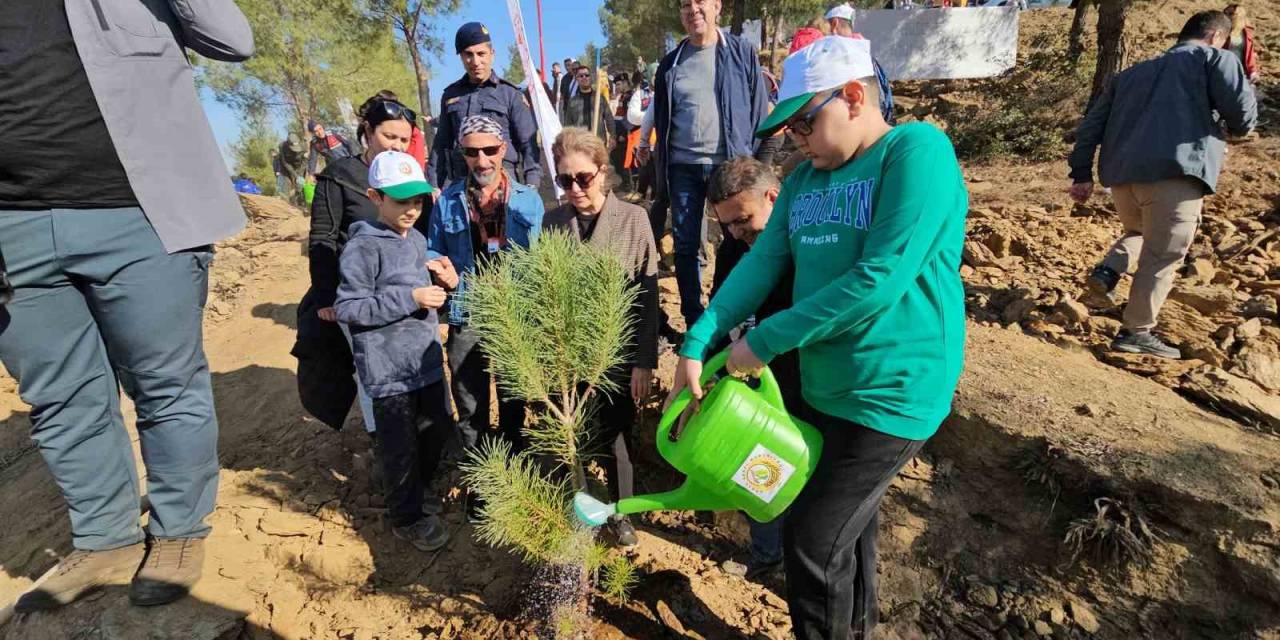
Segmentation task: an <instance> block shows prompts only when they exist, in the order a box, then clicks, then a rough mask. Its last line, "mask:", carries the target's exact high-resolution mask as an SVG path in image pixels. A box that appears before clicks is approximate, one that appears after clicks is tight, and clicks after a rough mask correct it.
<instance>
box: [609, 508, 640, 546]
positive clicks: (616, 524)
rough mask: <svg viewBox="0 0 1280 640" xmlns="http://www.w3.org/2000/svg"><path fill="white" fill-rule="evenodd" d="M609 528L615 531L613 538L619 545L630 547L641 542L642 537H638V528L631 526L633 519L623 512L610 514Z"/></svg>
mask: <svg viewBox="0 0 1280 640" xmlns="http://www.w3.org/2000/svg"><path fill="white" fill-rule="evenodd" d="M609 530H610V531H611V532H612V533H613V539H614V540H615V541H617V543H618V546H619V547H624V548H629V547H634V546H636V545H638V544H640V538H638V537H636V528H635V527H633V526H631V521H630V520H628V519H627V517H626V516H624V515H622V514H615V515H612V516H609Z"/></svg>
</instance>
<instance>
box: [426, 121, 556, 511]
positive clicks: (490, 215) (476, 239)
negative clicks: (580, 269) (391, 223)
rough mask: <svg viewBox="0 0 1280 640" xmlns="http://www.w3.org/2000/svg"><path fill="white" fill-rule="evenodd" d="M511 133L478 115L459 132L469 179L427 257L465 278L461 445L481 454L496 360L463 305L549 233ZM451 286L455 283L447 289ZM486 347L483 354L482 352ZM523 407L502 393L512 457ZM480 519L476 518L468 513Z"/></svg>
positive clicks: (501, 418) (447, 195)
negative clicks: (508, 259) (470, 284)
mask: <svg viewBox="0 0 1280 640" xmlns="http://www.w3.org/2000/svg"><path fill="white" fill-rule="evenodd" d="M507 131H508V129H507V128H506V127H504V126H503V125H502V124H501V123H499V122H498V121H497V120H495V119H493V118H490V117H489V116H487V115H474V116H470V117H468V118H466V119H465V120H463V121H462V122H461V126H460V127H459V128H458V153H459V155H460V156H461V157H462V158H463V160H464V161H465V166H466V175H465V176H462V179H459V180H455V181H454V182H453V183H452V184H450V185H449V186H448V187H446V188H445V190H444V192H443V193H441V194H440V198H439V199H438V200H437V201H436V205H435V210H434V211H432V212H431V223H430V227H429V229H428V232H427V253H428V256H429V257H430V258H432V259H435V258H442V257H443V258H448V259H449V261H450V262H452V263H453V265H454V268H455V269H456V271H457V273H458V274H459V279H458V282H456V283H454V285H453V287H452V289H453V293H452V295H451V304H450V308H449V314H448V316H449V317H448V321H449V340H448V343H447V344H446V345H445V348H446V352H447V353H448V355H449V372H450V374H451V378H452V381H453V397H454V401H455V402H456V403H457V406H458V425H459V428H460V429H461V431H462V445H463V446H464V447H467V448H470V447H474V446H475V445H476V444H477V443H478V442H479V440H480V438H481V437H482V434H485V433H486V432H488V431H489V430H490V428H491V424H490V422H489V395H490V394H489V382H490V374H489V359H488V357H487V356H486V355H485V353H484V349H483V345H480V344H479V337H478V336H477V335H476V334H475V333H474V332H473V331H471V329H470V328H469V327H467V319H466V316H465V315H464V313H463V309H462V305H460V304H459V303H460V302H461V300H462V299H463V298H465V297H466V293H467V280H468V279H469V278H471V277H472V276H473V275H474V274H475V273H476V270H477V268H478V267H480V266H482V265H484V264H486V263H487V262H488V261H489V260H492V259H494V258H495V257H497V256H498V255H499V254H501V253H502V252H504V251H507V250H509V249H511V248H512V247H515V246H519V247H524V248H528V247H529V244H530V243H531V242H533V240H535V239H536V238H537V236H538V230H539V229H541V228H542V214H543V206H542V198H541V197H540V196H539V195H538V192H537V190H536V189H534V188H533V187H529V186H526V185H524V184H521V183H519V182H517V181H516V180H515V178H513V177H512V176H511V174H510V173H509V172H508V171H507V169H506V168H505V167H504V163H503V158H505V157H506V153H507V150H508V147H509V144H510V141H509V140H508V138H507V135H506V134H507ZM445 284H446V285H448V284H449V283H445ZM477 347H479V348H477ZM524 410H525V407H524V403H523V402H521V401H519V400H517V399H514V398H509V397H506V394H505V393H504V392H503V391H502V388H501V387H499V388H498V426H499V429H500V431H501V434H502V437H503V438H505V439H506V440H507V441H508V442H509V443H511V447H512V450H513V451H518V450H520V449H522V448H523V446H524V441H523V435H522V434H521V432H520V431H521V428H522V427H523V426H524ZM469 511H474V510H469Z"/></svg>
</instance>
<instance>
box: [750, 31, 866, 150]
mask: <svg viewBox="0 0 1280 640" xmlns="http://www.w3.org/2000/svg"><path fill="white" fill-rule="evenodd" d="M875 75H876V68H875V65H874V64H872V62H871V41H870V40H864V39H856V38H847V37H844V36H827V37H825V38H822V39H820V40H817V41H815V42H814V43H813V44H811V45H809V46H807V47H805V48H803V49H801V50H799V51H797V52H795V53H793V54H791V55H789V56H787V59H786V60H783V61H782V86H780V87H778V105H777V106H776V107H774V108H773V112H772V113H770V114H769V117H767V118H765V120H764V122H763V123H761V124H760V128H759V129H756V136H758V137H762V138H764V137H768V136H770V135H772V134H773V132H774V131H777V130H778V127H781V126H782V123H784V122H786V121H787V120H790V119H791V116H794V115H795V114H796V112H797V111H799V110H800V108H801V107H803V106H804V105H805V104H806V103H808V102H809V100H810V99H812V98H813V96H814V94H817V93H819V92H822V91H829V90H832V89H836V88H838V87H843V86H844V85H846V84H848V83H849V82H851V81H854V80H857V79H859V78H870V77H872V76H875Z"/></svg>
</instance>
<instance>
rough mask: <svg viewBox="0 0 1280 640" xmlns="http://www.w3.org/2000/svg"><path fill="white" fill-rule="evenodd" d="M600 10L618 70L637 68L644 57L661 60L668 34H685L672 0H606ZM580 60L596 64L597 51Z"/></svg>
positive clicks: (609, 50) (606, 53)
mask: <svg viewBox="0 0 1280 640" xmlns="http://www.w3.org/2000/svg"><path fill="white" fill-rule="evenodd" d="M726 4H727V3H726ZM599 13H600V27H601V30H602V31H604V35H605V41H606V42H608V44H607V45H605V48H604V54H603V55H604V56H605V57H606V58H608V60H609V64H610V65H611V66H612V67H613V68H615V69H634V68H635V65H636V60H637V59H639V58H641V57H643V58H644V59H645V60H646V61H648V62H656V61H658V60H660V59H661V58H662V54H664V53H665V51H663V50H662V47H663V43H664V42H665V41H666V37H667V36H668V35H674V36H677V37H678V36H679V35H680V34H683V33H684V27H682V26H680V5H679V3H676V2H671V1H670V0H605V1H604V4H603V5H602V6H601V7H600V12H599ZM580 61H581V60H580ZM581 62H584V63H585V64H594V63H595V60H594V53H593V59H592V60H589V61H581Z"/></svg>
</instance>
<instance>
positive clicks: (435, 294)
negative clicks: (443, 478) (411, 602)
mask: <svg viewBox="0 0 1280 640" xmlns="http://www.w3.org/2000/svg"><path fill="white" fill-rule="evenodd" d="M431 191H432V188H431V185H429V184H427V181H426V178H424V177H423V173H422V167H421V165H419V164H418V162H417V161H416V160H414V158H413V156H410V155H409V154H407V153H401V152H399V151H385V152H383V153H380V154H378V156H377V157H376V158H374V159H373V163H372V164H371V165H369V199H370V200H373V202H374V204H375V205H376V206H377V207H378V219H377V220H375V221H369V222H365V221H361V222H356V223H355V224H353V225H351V238H350V240H348V241H347V245H346V247H345V248H344V249H343V251H342V257H341V258H340V263H339V270H340V273H341V277H342V280H341V284H339V285H338V297H337V302H336V303H335V304H334V311H335V313H336V314H337V316H338V321H339V322H342V323H345V324H347V325H350V327H351V338H352V351H353V352H354V354H355V363H356V374H357V375H358V376H359V377H360V382H361V384H363V385H364V388H365V389H366V390H367V392H368V393H369V396H370V397H371V398H373V415H374V422H375V423H376V424H377V425H378V440H377V442H378V445H377V446H378V458H379V459H380V460H381V461H382V470H383V476H384V479H385V485H386V494H387V495H386V502H387V510H388V513H389V515H390V517H391V521H392V531H393V532H394V533H395V535H396V537H398V538H401V539H404V540H408V541H409V542H410V543H411V544H413V546H415V547H417V548H418V549H421V550H423V551H434V550H436V549H439V548H440V547H442V546H444V545H445V543H447V542H448V541H449V533H448V531H447V530H446V529H445V527H444V524H443V523H442V522H441V521H440V519H439V518H438V517H437V516H435V515H424V514H423V511H422V506H423V489H424V488H425V486H426V484H427V483H428V482H429V481H430V479H431V476H432V475H433V474H434V473H435V469H436V465H437V464H438V463H439V461H440V451H441V447H442V445H443V443H444V440H445V438H446V437H448V435H449V433H450V432H451V426H452V425H451V421H452V420H453V415H452V413H453V412H452V409H451V408H450V405H449V393H448V389H447V387H446V386H445V382H444V359H443V356H442V350H441V346H440V334H439V331H438V325H437V320H436V309H439V308H440V306H441V305H443V304H444V302H445V292H444V289H442V288H441V287H438V286H435V285H433V284H432V275H433V274H434V275H435V276H436V277H438V278H440V280H441V282H443V283H447V282H449V281H451V280H452V277H453V275H452V267H451V266H450V265H448V264H447V263H444V262H441V261H432V262H431V263H430V264H429V263H428V260H427V239H426V238H425V237H424V236H423V235H422V234H421V233H419V232H418V231H417V230H415V229H414V228H413V223H414V222H416V221H417V220H418V217H419V216H420V215H422V208H423V206H424V199H425V198H424V196H426V195H427V194H429V193H431Z"/></svg>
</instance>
